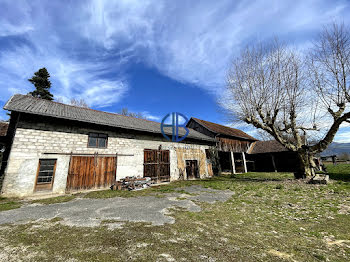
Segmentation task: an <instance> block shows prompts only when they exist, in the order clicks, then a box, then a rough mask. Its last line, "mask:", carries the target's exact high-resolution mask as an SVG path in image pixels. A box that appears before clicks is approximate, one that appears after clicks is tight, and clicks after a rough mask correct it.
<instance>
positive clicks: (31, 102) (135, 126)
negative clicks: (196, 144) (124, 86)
mask: <svg viewBox="0 0 350 262" xmlns="http://www.w3.org/2000/svg"><path fill="white" fill-rule="evenodd" d="M4 109H6V110H9V111H16V112H22V113H29V114H34V115H42V116H50V117H56V118H61V119H68V120H76V121H81V122H86V123H93V124H98V125H104V126H111V127H120V128H125V129H132V130H137V131H145V132H151V133H157V134H160V133H161V129H160V123H158V122H154V121H150V120H145V119H140V118H135V117H129V116H123V115H119V114H115V113H108V112H103V111H98V110H93V109H89V108H82V107H77V106H71V105H66V104H62V103H58V102H53V101H49V100H44V99H40V98H35V97H32V96H29V95H13V96H12V97H11V98H10V100H9V101H8V102H7V103H6V104H5V106H4ZM165 133H166V134H167V135H171V134H172V129H171V127H168V128H165ZM185 133H186V131H185V129H184V128H179V136H183V135H184V134H185ZM187 137H188V138H191V139H197V140H204V141H211V142H213V141H214V140H213V138H211V137H208V136H206V135H204V134H202V133H199V132H197V131H195V130H193V129H190V132H189V135H188V136H187Z"/></svg>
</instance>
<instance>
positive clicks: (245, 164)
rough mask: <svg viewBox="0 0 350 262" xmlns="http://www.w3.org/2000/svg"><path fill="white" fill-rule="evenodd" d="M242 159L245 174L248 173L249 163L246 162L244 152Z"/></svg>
mask: <svg viewBox="0 0 350 262" xmlns="http://www.w3.org/2000/svg"><path fill="white" fill-rule="evenodd" d="M242 159H243V166H244V173H247V162H246V161H245V154H244V152H242Z"/></svg>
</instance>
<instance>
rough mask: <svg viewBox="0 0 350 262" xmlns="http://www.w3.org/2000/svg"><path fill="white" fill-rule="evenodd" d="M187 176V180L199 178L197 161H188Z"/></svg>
mask: <svg viewBox="0 0 350 262" xmlns="http://www.w3.org/2000/svg"><path fill="white" fill-rule="evenodd" d="M186 174H187V179H195V178H199V172H198V161H197V160H186Z"/></svg>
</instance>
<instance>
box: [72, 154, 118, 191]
mask: <svg viewBox="0 0 350 262" xmlns="http://www.w3.org/2000/svg"><path fill="white" fill-rule="evenodd" d="M115 175H116V157H99V156H72V157H71V160H70V166H69V171H68V177H67V186H66V189H67V190H68V191H70V190H81V189H92V188H103V187H110V186H111V185H112V184H113V183H114V182H115Z"/></svg>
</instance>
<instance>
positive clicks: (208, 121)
mask: <svg viewBox="0 0 350 262" xmlns="http://www.w3.org/2000/svg"><path fill="white" fill-rule="evenodd" d="M193 118H194V119H197V120H199V121H204V122H209V123H213V124H215V125H218V126H222V127H226V128H231V129H235V130H239V131H241V132H244V131H242V130H240V129H238V128H234V127H230V126H225V125H221V124H218V123H214V122H210V121H207V120H203V119H199V118H196V117H193ZM244 133H245V132H244Z"/></svg>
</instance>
